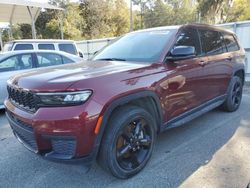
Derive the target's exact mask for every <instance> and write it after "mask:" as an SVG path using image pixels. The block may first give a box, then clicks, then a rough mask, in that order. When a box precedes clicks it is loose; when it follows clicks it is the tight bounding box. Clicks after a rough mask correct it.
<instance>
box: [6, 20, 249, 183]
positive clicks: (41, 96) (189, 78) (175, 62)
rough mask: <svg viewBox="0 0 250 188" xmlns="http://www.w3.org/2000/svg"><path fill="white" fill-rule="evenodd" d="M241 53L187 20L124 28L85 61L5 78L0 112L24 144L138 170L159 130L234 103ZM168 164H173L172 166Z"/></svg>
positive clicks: (121, 173) (216, 32)
mask: <svg viewBox="0 0 250 188" xmlns="http://www.w3.org/2000/svg"><path fill="white" fill-rule="evenodd" d="M244 64H245V52H244V49H243V48H242V47H241V46H240V45H239V43H238V41H237V38H236V36H235V34H233V33H232V32H230V31H227V30H222V29H219V28H216V27H213V26H208V25H199V24H190V25H184V26H171V27H160V28H153V29H146V30H141V31H136V32H132V33H129V34H127V35H125V36H123V37H121V38H120V39H119V40H117V41H115V42H114V43H112V44H111V45H109V46H107V47H106V48H105V49H103V50H101V51H100V52H98V53H97V54H96V56H95V57H94V58H93V60H92V61H90V62H84V63H80V64H74V65H65V66H61V67H58V68H53V69H45V70H43V71H40V72H38V71H37V72H31V73H28V74H25V75H19V76H16V77H14V78H12V79H10V80H9V81H8V92H9V98H8V99H7V100H6V101H5V106H6V109H7V111H6V115H7V117H8V120H9V123H10V126H11V127H12V129H13V132H14V134H15V135H16V137H17V138H18V140H19V141H20V142H22V143H23V144H24V145H25V146H26V147H27V148H28V149H30V150H31V151H33V152H35V153H38V154H40V155H42V156H44V157H45V158H48V159H54V160H55V159H59V160H80V159H82V160H83V162H85V163H88V162H90V161H93V159H96V158H97V160H98V162H99V164H100V165H101V166H102V167H103V168H104V169H105V170H107V171H109V172H111V173H112V174H113V175H114V176H116V177H118V178H124V179H125V178H129V177H131V176H133V175H135V174H136V173H138V172H139V171H141V170H142V169H143V168H144V167H145V165H146V163H147V162H148V160H149V159H150V156H151V154H152V151H153V148H154V145H155V144H156V135H157V133H160V132H162V131H164V130H167V129H169V128H173V127H177V126H180V125H182V124H184V123H186V122H188V121H190V120H192V119H194V118H196V117H198V116H200V115H201V114H204V113H205V112H208V111H210V110H212V109H214V108H216V107H221V108H222V109H224V110H226V111H228V112H233V111H236V110H237V109H238V108H239V106H240V103H241V98H242V87H243V84H244V78H245V77H244V76H245V65H244ZM169 170H171V169H169Z"/></svg>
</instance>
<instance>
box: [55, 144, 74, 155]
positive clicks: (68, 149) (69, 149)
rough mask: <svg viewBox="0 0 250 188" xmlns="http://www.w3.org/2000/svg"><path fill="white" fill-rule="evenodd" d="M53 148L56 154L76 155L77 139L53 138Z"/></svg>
mask: <svg viewBox="0 0 250 188" xmlns="http://www.w3.org/2000/svg"><path fill="white" fill-rule="evenodd" d="M52 148H53V151H54V152H55V153H56V154H60V155H65V156H71V157H72V156H74V154H75V149H76V141H75V140H52Z"/></svg>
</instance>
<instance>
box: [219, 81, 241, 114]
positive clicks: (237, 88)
mask: <svg viewBox="0 0 250 188" xmlns="http://www.w3.org/2000/svg"><path fill="white" fill-rule="evenodd" d="M242 90H243V84H242V80H241V78H239V77H238V76H234V77H233V78H232V81H231V83H230V86H229V90H228V93H227V98H226V100H225V102H224V103H223V104H222V106H221V107H222V109H223V110H224V111H227V112H234V111H236V110H238V108H239V107H240V103H241V99H242Z"/></svg>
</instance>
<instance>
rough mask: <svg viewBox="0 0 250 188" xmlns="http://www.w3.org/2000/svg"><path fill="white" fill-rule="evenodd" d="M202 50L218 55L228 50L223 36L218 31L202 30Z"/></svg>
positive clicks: (208, 53)
mask: <svg viewBox="0 0 250 188" xmlns="http://www.w3.org/2000/svg"><path fill="white" fill-rule="evenodd" d="M199 32H200V38H201V44H202V52H203V53H205V54H207V55H216V54H221V53H224V52H226V47H225V45H224V43H223V37H222V36H221V34H220V33H219V32H217V31H209V30H200V31H199Z"/></svg>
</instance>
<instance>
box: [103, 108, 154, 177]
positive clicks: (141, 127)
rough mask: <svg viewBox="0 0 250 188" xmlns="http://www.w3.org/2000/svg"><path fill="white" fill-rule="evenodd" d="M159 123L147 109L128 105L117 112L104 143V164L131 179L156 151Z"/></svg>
mask: <svg viewBox="0 0 250 188" xmlns="http://www.w3.org/2000/svg"><path fill="white" fill-rule="evenodd" d="M155 129H156V125H155V121H154V119H153V117H152V116H151V115H150V114H149V113H148V112H147V111H145V110H144V109H142V108H139V107H136V106H126V107H123V108H121V109H119V110H118V111H117V112H115V113H114V114H113V115H112V117H111V119H110V122H109V125H108V128H107V130H106V133H105V135H104V138H103V140H102V143H101V149H100V153H99V160H98V161H99V163H100V165H101V166H102V167H103V168H104V169H106V170H107V171H109V172H111V173H112V174H113V175H114V176H116V177H118V178H122V179H126V178H129V177H131V176H133V175H135V174H136V173H138V172H139V171H141V170H142V169H143V168H144V167H145V165H146V163H147V162H148V160H149V159H150V156H151V154H152V151H153V147H154V143H155V133H156V131H155Z"/></svg>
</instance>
